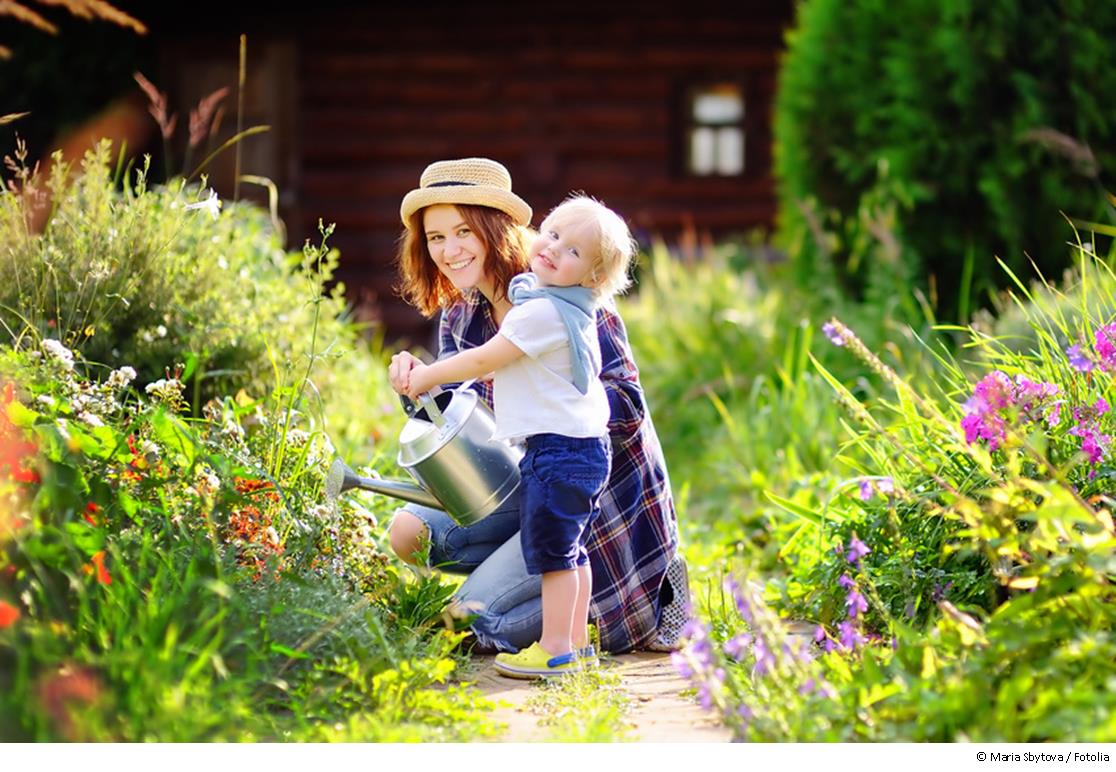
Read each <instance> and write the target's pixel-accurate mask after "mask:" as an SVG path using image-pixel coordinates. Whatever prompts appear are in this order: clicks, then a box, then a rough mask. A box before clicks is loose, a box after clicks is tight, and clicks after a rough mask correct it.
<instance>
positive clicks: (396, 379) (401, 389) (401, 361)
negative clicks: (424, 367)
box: [388, 351, 422, 394]
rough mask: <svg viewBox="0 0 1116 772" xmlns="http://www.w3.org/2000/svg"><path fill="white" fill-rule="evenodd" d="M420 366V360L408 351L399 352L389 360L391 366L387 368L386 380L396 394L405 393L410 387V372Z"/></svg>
mask: <svg viewBox="0 0 1116 772" xmlns="http://www.w3.org/2000/svg"><path fill="white" fill-rule="evenodd" d="M421 364H422V360H420V359H419V358H418V357H416V356H414V355H413V354H412V353H411V352H410V351H400V352H399V353H398V354H396V355H395V356H393V357H392V358H391V365H390V366H389V367H388V380H389V381H391V388H393V389H394V390H395V393H396V394H406V393H407V391H408V389H410V386H411V371H412V370H414V369H415V367H416V366H418V365H421Z"/></svg>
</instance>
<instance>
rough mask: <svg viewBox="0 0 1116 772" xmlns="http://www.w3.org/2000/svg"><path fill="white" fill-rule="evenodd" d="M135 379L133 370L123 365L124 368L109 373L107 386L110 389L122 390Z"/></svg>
mask: <svg viewBox="0 0 1116 772" xmlns="http://www.w3.org/2000/svg"><path fill="white" fill-rule="evenodd" d="M135 379H136V371H135V369H134V368H131V367H128V366H127V365H125V366H124V367H121V368H120V369H118V370H113V371H112V372H111V373H109V377H108V385H109V388H110V389H122V388H124V387H125V386H127V385H128V384H129V383H131V382H132V381H134V380H135Z"/></svg>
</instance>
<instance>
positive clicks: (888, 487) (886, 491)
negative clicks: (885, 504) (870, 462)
mask: <svg viewBox="0 0 1116 772" xmlns="http://www.w3.org/2000/svg"><path fill="white" fill-rule="evenodd" d="M876 490H878V491H879V492H880V493H882V494H883V495H885V496H889V495H891V494H892V493H895V480H892V479H891V478H890V477H881V478H880V479H878V480H876Z"/></svg>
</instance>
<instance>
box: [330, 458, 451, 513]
mask: <svg viewBox="0 0 1116 772" xmlns="http://www.w3.org/2000/svg"><path fill="white" fill-rule="evenodd" d="M352 488H362V489H364V490H366V491H372V492H373V493H379V494H381V495H384V496H391V497H392V498H396V499H402V500H403V501H410V502H412V503H414V504H421V505H423V506H424V507H433V508H434V509H442V508H443V507H442V504H441V502H439V501H438V499H436V498H434V496H433V495H431V494H430V493H429V492H428V491H427V490H426V489H424V488H420V487H419V486H417V485H412V484H411V483H407V482H402V481H399V480H378V479H376V478H374V477H361V476H360V475H358V474H357V473H356V472H354V471H353V470H352V469H350V468H349V467H348V465H347V464H346V463H345V462H344V461H342V460H341V459H337V460H336V461H334V462H333V466H331V467H330V468H329V474H328V475H327V476H326V481H325V494H326V497H327V498H328V499H329V500H330V501H333V500H335V499H336V498H337V497H338V496H340V495H341V494H342V493H344V492H345V491H347V490H351V489H352Z"/></svg>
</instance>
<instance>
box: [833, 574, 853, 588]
mask: <svg viewBox="0 0 1116 772" xmlns="http://www.w3.org/2000/svg"><path fill="white" fill-rule="evenodd" d="M837 584H839V585H841V586H842V587H844V588H845V589H846V590H851V589H853V588H854V587H856V582H854V581H853V580H852V578H851V577H849V575H848V574H841V578H840V579H838V580H837Z"/></svg>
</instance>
